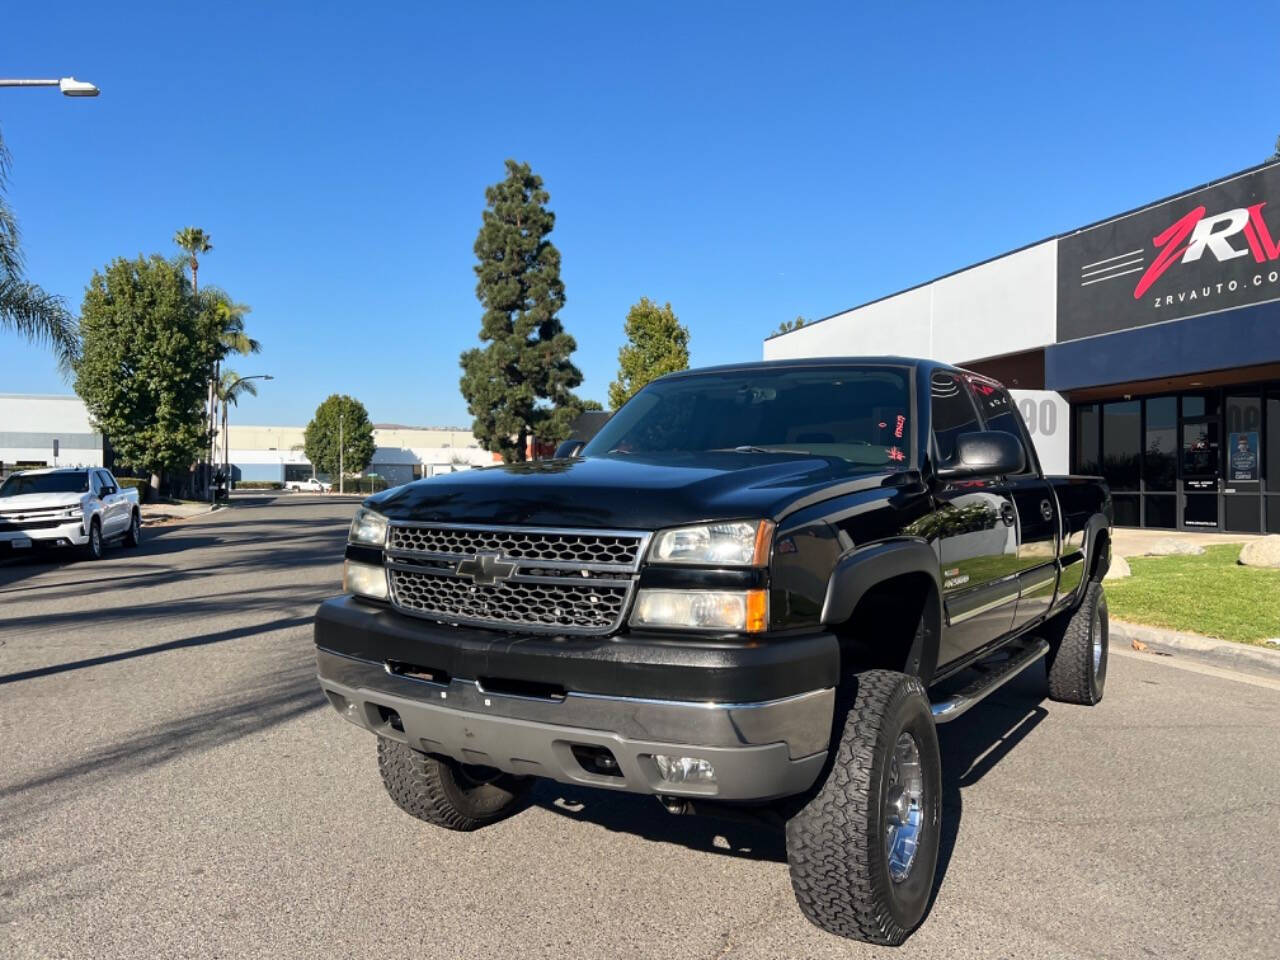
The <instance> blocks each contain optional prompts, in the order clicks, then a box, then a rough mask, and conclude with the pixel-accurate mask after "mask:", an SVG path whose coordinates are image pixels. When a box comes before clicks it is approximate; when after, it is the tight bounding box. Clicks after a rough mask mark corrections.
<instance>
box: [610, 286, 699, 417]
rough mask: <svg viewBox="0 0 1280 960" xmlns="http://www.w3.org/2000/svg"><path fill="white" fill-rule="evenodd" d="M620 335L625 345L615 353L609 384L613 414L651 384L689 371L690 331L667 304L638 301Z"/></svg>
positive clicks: (647, 299)
mask: <svg viewBox="0 0 1280 960" xmlns="http://www.w3.org/2000/svg"><path fill="white" fill-rule="evenodd" d="M622 332H623V333H624V334H626V337H627V343H626V345H625V346H623V347H621V348H619V350H618V378H617V379H616V380H614V381H613V383H611V384H609V406H611V407H612V408H613V409H614V410H617V409H618V408H619V407H620V406H622V405H623V404H624V403H626V402H627V401H628V400H630V399H631V397H632V395H634V394H635V392H636V391H637V390H639V389H640V388H641V387H643V386H644V385H645V384H646V383H648V382H649V381H650V380H656V379H657V378H658V377H660V376H662V375H663V374H667V373H675V372H676V371H677V370H688V369H689V328H688V327H686V326H684V325H683V324H682V323H681V322H680V320H679V318H677V317H676V314H675V311H674V310H672V309H671V304H670V303H668V304H666V305H664V306H661V307H660V306H658V305H657V304H656V303H654V302H653V301H652V300H650V299H649V298H648V297H641V298H640V302H639V303H637V304H635V305H633V306H632V307H631V309H630V310H628V311H627V320H626V323H624V324H623V326H622Z"/></svg>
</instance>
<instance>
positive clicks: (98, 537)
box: [80, 517, 102, 560]
mask: <svg viewBox="0 0 1280 960" xmlns="http://www.w3.org/2000/svg"><path fill="white" fill-rule="evenodd" d="M80 549H81V551H82V553H83V555H84V558H85V559H86V560H101V559H102V524H101V523H100V522H99V521H98V518H97V517H94V518H93V520H91V521H90V522H89V542H88V543H86V544H85V545H84V546H83V547H81V548H80Z"/></svg>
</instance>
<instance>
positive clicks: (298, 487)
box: [284, 477, 333, 493]
mask: <svg viewBox="0 0 1280 960" xmlns="http://www.w3.org/2000/svg"><path fill="white" fill-rule="evenodd" d="M284 488H285V489H286V490H295V491H299V492H302V493H328V492H329V491H330V490H332V489H333V484H332V483H325V482H324V481H323V480H321V479H319V478H318V477H308V478H307V479H306V480H289V481H286V482H285V485H284Z"/></svg>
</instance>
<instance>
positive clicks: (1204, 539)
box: [1111, 527, 1262, 557]
mask: <svg viewBox="0 0 1280 960" xmlns="http://www.w3.org/2000/svg"><path fill="white" fill-rule="evenodd" d="M1261 539H1262V535H1261V534H1257V533H1187V532H1186V531H1184V530H1154V529H1151V528H1150V527H1148V528H1145V529H1139V528H1137V527H1115V528H1114V529H1113V530H1112V531H1111V552H1112V553H1115V554H1118V555H1120V556H1122V557H1141V556H1142V555H1143V554H1145V553H1146V552H1147V550H1148V549H1150V547H1151V545H1152V544H1153V543H1155V542H1156V541H1158V540H1176V541H1178V542H1179V543H1194V544H1199V545H1200V546H1202V547H1209V546H1213V545H1214V544H1215V543H1247V542H1249V541H1250V540H1261Z"/></svg>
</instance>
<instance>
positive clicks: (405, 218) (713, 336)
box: [0, 0, 1280, 426]
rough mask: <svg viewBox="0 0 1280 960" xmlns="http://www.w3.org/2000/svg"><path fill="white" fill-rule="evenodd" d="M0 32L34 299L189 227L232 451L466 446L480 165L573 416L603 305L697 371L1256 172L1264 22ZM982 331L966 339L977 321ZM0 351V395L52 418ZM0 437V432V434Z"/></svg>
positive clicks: (359, 20) (807, 7)
mask: <svg viewBox="0 0 1280 960" xmlns="http://www.w3.org/2000/svg"><path fill="white" fill-rule="evenodd" d="M1048 7H1049V5H1041V4H1009V5H1002V6H997V5H993V4H955V3H949V4H938V5H933V4H923V3H900V4H875V5H865V8H864V9H861V10H859V9H855V7H854V5H852V4H830V5H817V4H806V3H788V4H782V3H773V4H762V5H753V4H748V3H733V4H729V3H681V4H674V3H673V4H656V3H647V4H633V5H630V6H629V7H624V5H621V4H599V3H581V4H575V3H550V4H538V5H533V4H528V3H524V4H506V3H497V2H490V3H486V4H483V5H478V4H477V5H462V4H457V5H453V6H445V5H443V4H432V5H428V4H420V3H412V4H410V3H402V4H350V3H345V4H337V3H320V2H314V0H311V2H306V3H284V2H273V3H266V4H264V3H231V2H224V3H216V4H214V3H207V4H199V3H196V4H174V3H171V2H169V3H163V4H160V3H157V4H143V3H130V4H125V5H122V6H118V5H113V4H102V3H97V2H95V3H92V4H90V3H83V4H81V3H76V2H69V0H64V2H60V3H57V4H45V5H43V6H42V5H39V4H34V3H21V4H11V5H9V7H8V8H7V9H6V11H5V14H4V30H3V34H2V35H0V74H4V75H6V76H55V77H56V76H63V75H67V74H74V75H75V76H77V77H79V78H80V79H84V80H90V81H92V82H94V83H96V84H98V85H99V86H100V87H101V88H102V91H103V93H102V96H101V97H99V98H97V99H96V100H71V99H67V98H63V97H61V96H58V95H57V94H56V93H55V92H52V91H39V90H37V91H15V90H0V130H3V133H4V136H5V139H6V140H7V141H8V144H9V147H10V149H11V150H12V152H13V154H14V170H13V176H12V183H11V185H10V191H9V201H10V203H11V204H12V206H13V207H14V208H15V210H16V212H17V214H18V217H19V219H20V222H21V225H22V228H23V231H24V237H25V249H26V253H27V258H28V267H29V274H30V276H31V278H32V279H34V280H36V281H37V282H39V283H41V284H42V285H44V286H45V287H46V288H48V289H50V290H53V291H56V292H58V293H61V294H63V295H65V296H66V297H67V299H68V300H69V302H70V303H71V304H72V305H73V306H75V307H77V308H78V306H79V303H80V301H81V298H82V296H83V292H84V287H85V284H86V282H87V281H88V279H89V277H90V276H91V274H92V273H93V271H94V270H95V269H96V268H99V267H101V266H102V265H103V264H105V263H106V262H108V261H109V260H110V259H111V258H113V257H115V256H118V255H129V256H133V255H136V254H138V253H150V252H155V251H160V252H164V253H171V252H173V247H172V244H171V238H172V236H173V233H174V231H175V230H177V229H178V228H179V227H182V226H186V225H188V224H195V225H199V226H202V227H204V228H205V229H206V230H207V231H209V233H210V234H211V235H212V237H213V241H214V245H215V250H214V252H213V253H212V254H211V255H209V257H208V258H207V259H206V260H205V261H204V263H203V265H202V267H201V271H200V279H201V281H202V282H210V283H216V284H218V285H220V286H223V287H225V288H226V289H227V290H229V291H230V292H231V293H232V294H233V295H234V296H235V297H236V298H237V299H239V300H241V301H244V302H246V303H249V304H250V305H252V307H253V313H252V315H251V317H250V330H251V333H252V334H253V335H254V336H256V337H258V338H259V339H260V340H262V341H263V343H264V345H265V349H264V351H263V353H262V354H261V355H260V356H259V357H255V358H252V359H248V360H244V361H240V360H237V361H235V366H236V368H237V369H238V370H239V371H240V372H241V373H243V374H249V373H271V374H274V375H275V377H276V379H275V381H274V382H273V383H269V384H265V385H264V388H263V390H262V393H261V396H260V397H259V398H258V399H257V400H253V399H248V400H246V401H245V402H244V404H243V405H242V407H241V409H240V410H239V411H237V412H236V414H235V417H236V419H238V420H240V422H244V423H273V424H287V423H305V422H306V421H307V420H308V419H309V417H310V415H311V413H312V412H313V411H314V409H315V406H316V404H317V403H319V402H320V400H322V399H323V398H324V397H325V396H326V395H328V394H329V393H331V392H334V391H342V392H347V393H351V394H353V395H354V396H356V397H358V398H360V399H361V400H363V401H364V403H365V404H366V406H367V407H368V408H369V411H370V414H371V416H372V417H373V419H374V420H375V421H377V422H389V421H394V422H401V423H411V424H467V425H469V423H470V417H469V416H468V415H467V413H466V408H465V404H464V403H463V401H462V399H461V397H460V395H459V393H458V389H457V381H458V374H459V370H458V364H457V358H458V354H459V353H460V352H461V351H462V350H463V349H466V348H467V347H470V346H472V345H474V344H475V343H476V342H477V340H476V332H477V330H478V328H479V321H480V314H481V311H480V308H479V305H478V304H477V302H476V300H475V294H474V288H475V276H474V274H473V272H472V269H471V268H472V265H473V263H474V255H473V253H472V245H473V243H474V241H475V234H476V230H477V229H478V227H479V223H480V211H481V207H482V205H483V193H484V187H485V185H486V184H488V183H490V182H492V181H494V180H496V179H499V178H500V177H501V175H502V164H503V159H504V158H506V157H515V158H518V159H520V160H524V161H526V162H528V163H530V164H531V165H532V166H533V168H534V169H535V170H536V171H537V172H538V173H540V174H541V175H542V176H543V178H544V179H545V181H546V185H547V187H548V189H549V190H550V192H551V207H552V209H553V210H554V211H555V213H556V216H557V227H556V231H555V233H554V234H553V240H554V242H555V243H556V244H557V246H558V247H559V248H560V251H561V253H562V256H563V279H564V282H565V286H566V292H567V296H568V303H567V306H566V308H565V310H564V311H563V313H562V318H563V320H564V323H565V325H566V327H567V328H568V329H569V331H570V332H571V333H573V335H574V336H575V337H576V338H577V341H578V347H579V349H578V353H577V354H576V361H577V363H578V364H579V366H580V367H581V368H582V370H583V372H584V374H585V381H584V383H583V386H582V388H581V391H580V392H581V393H582V394H583V395H585V396H589V397H594V398H595V399H598V400H601V401H604V400H605V399H606V390H607V385H608V383H609V381H610V380H611V379H612V377H613V376H614V374H615V371H616V358H617V349H618V347H619V345H620V342H621V336H622V322H623V318H624V317H625V315H626V311H627V308H628V306H629V305H630V304H631V303H633V302H634V301H636V300H637V299H639V297H641V296H642V295H643V296H648V297H651V298H653V299H656V300H660V301H666V300H670V301H671V303H672V305H673V306H674V308H675V310H676V312H677V313H678V314H679V316H680V318H681V320H683V321H684V322H685V323H686V324H687V325H688V326H689V328H690V331H691V335H692V354H693V361H694V363H695V365H705V364H711V363H719V362H726V361H732V360H741V359H758V358H759V357H760V353H761V341H762V339H763V338H764V336H766V335H767V334H768V333H769V332H770V331H772V330H773V329H774V328H776V326H777V324H778V323H779V322H780V321H782V320H788V319H791V318H792V317H794V316H796V315H797V314H803V315H804V316H806V317H809V318H817V317H820V316H824V315H827V314H830V313H834V312H836V311H838V310H841V309H844V308H846V307H848V306H851V305H853V304H855V303H859V302H861V301H864V300H868V299H872V298H875V297H878V296H881V295H883V294H886V293H890V292H892V291H894V290H897V289H900V288H902V287H906V286H910V285H912V284H915V283H918V282H920V281H922V280H926V279H929V278H930V277H933V276H936V275H938V274H941V273H945V272H947V271H950V270H953V269H956V268H957V267H961V266H964V265H966V264H969V263H972V262H975V261H977V260H980V259H983V258H986V257H989V256H992V255H994V254H998V253H1001V252H1003V251H1005V250H1008V249H1012V248H1014V247H1018V246H1021V245H1023V244H1026V243H1028V242H1031V241H1034V240H1038V239H1041V238H1043V237H1045V236H1049V235H1051V234H1054V233H1058V232H1061V231H1064V230H1068V229H1071V228H1074V227H1077V226H1080V225H1083V224H1085V223H1088V222H1090V221H1092V220H1096V219H1099V218H1101V217H1104V216H1107V215H1109V214H1112V213H1116V212H1119V211H1121V210H1124V209H1127V208H1129V207H1132V206H1136V205H1138V204H1141V203H1143V202H1146V201H1148V200H1152V199H1155V198H1158V197H1161V196H1164V195H1166V194H1169V193H1172V192H1175V191H1177V190H1180V189H1183V188H1186V187H1190V186H1193V185H1196V184H1199V183H1202V182H1204V181H1206V180H1210V179H1213V178H1215V177H1217V176H1220V175H1222V174H1225V173H1228V172H1231V171H1234V170H1237V169H1240V168H1243V167H1247V166H1250V165H1252V164H1255V163H1258V162H1260V161H1261V160H1263V159H1264V158H1265V157H1266V156H1267V155H1268V154H1269V153H1270V152H1271V149H1272V145H1273V143H1274V141H1275V138H1276V135H1277V134H1280V110H1277V109H1276V107H1275V99H1276V98H1275V91H1276V89H1277V81H1278V80H1280V59H1278V58H1277V56H1276V52H1277V42H1278V41H1277V38H1280V4H1276V3H1274V2H1258V3H1253V4H1250V3H1234V4H1232V5H1230V6H1229V7H1219V6H1214V5H1208V4H1204V3H1194V4H1192V3H1187V4H1180V3H1162V4H1151V5H1143V6H1140V5H1137V4H1116V3H1106V4H1098V5H1085V4H1057V5H1053V7H1054V8H1053V9H1048ZM975 322H981V318H975ZM69 390H70V387H69V385H68V384H66V383H64V382H63V381H62V380H61V379H60V378H59V376H58V374H57V373H56V371H55V369H54V366H53V363H52V362H51V361H50V359H49V358H48V356H47V355H46V353H45V352H43V351H40V350H38V349H32V348H29V347H27V346H26V345H25V344H24V343H23V342H22V341H20V340H19V339H17V338H16V337H15V336H14V335H13V334H12V333H4V332H0V392H37V393H56V392H69ZM0 426H2V425H0Z"/></svg>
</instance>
